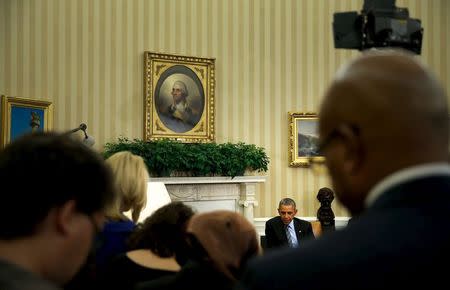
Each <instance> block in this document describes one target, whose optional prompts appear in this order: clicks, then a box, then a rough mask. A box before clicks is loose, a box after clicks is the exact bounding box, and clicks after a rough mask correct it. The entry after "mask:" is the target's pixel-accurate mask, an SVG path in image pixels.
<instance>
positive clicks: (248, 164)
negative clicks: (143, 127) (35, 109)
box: [103, 138, 269, 177]
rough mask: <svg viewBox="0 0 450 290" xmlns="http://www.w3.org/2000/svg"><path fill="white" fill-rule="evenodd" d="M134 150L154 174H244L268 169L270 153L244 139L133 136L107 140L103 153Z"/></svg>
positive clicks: (107, 155) (105, 155)
mask: <svg viewBox="0 0 450 290" xmlns="http://www.w3.org/2000/svg"><path fill="white" fill-rule="evenodd" d="M120 151H130V152H132V153H133V154H136V155H139V156H141V157H142V158H144V160H145V163H146V164H147V167H148V170H149V172H150V175H151V176H155V177H168V176H231V177H234V176H240V175H244V173H245V172H246V171H250V172H252V171H256V172H266V171H267V166H268V164H269V157H268V156H267V155H266V153H265V151H264V149H263V148H261V147H256V146H255V145H253V144H244V143H242V142H239V143H236V144H232V143H223V144H216V143H181V142H177V141H173V140H169V139H163V140H157V141H143V140H139V139H134V140H129V139H127V138H119V139H118V141H117V142H109V143H106V144H105V147H104V151H103V156H104V158H108V157H109V156H111V155H112V154H114V153H116V152H120Z"/></svg>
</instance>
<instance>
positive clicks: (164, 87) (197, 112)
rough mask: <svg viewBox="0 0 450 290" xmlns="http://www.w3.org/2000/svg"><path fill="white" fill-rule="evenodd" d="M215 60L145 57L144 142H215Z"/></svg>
mask: <svg viewBox="0 0 450 290" xmlns="http://www.w3.org/2000/svg"><path fill="white" fill-rule="evenodd" d="M214 92H215V59H214V58H204V57H193V56H182V55H175V54H166V53H155V52H150V51H146V52H145V53H144V107H145V114H144V124H145V126H144V139H145V140H159V139H173V140H178V141H181V142H185V143H196V142H213V141H214V140H215V132H214V107H215V99H214V98H215V96H214Z"/></svg>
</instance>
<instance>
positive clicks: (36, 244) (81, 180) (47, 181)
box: [0, 133, 113, 290]
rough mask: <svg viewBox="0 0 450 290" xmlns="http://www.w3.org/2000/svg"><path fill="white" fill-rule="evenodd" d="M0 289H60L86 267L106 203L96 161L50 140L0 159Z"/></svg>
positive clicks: (108, 189)
mask: <svg viewBox="0 0 450 290" xmlns="http://www.w3.org/2000/svg"><path fill="white" fill-rule="evenodd" d="M0 180H2V181H3V182H4V183H5V184H8V185H5V186H4V187H3V189H2V194H1V203H2V205H3V206H2V210H1V211H0V289H2V290H10V289H23V290H27V289H42V290H44V289H60V288H58V287H57V285H63V284H64V283H65V282H67V281H68V280H69V279H70V278H72V277H73V276H74V275H75V273H76V272H77V271H78V269H79V268H80V266H81V265H82V264H83V263H84V261H85V260H86V257H87V256H88V253H89V251H90V249H91V244H92V241H93V240H94V237H95V235H96V233H97V232H98V231H99V230H100V229H101V227H102V224H103V222H104V219H105V218H104V214H103V209H104V207H105V206H106V205H107V204H109V203H110V202H111V201H112V199H113V187H112V180H111V173H110V170H109V168H108V167H106V165H105V163H104V161H103V159H102V158H101V156H100V155H98V154H97V153H95V152H94V151H92V150H91V149H90V148H88V147H86V146H85V145H83V144H82V143H80V142H76V141H74V140H71V139H70V138H69V137H67V136H64V135H59V134H55V133H34V134H31V135H26V136H23V137H21V138H19V139H16V140H15V141H14V142H12V143H10V144H9V145H7V146H6V147H5V148H4V149H2V150H1V151H0Z"/></svg>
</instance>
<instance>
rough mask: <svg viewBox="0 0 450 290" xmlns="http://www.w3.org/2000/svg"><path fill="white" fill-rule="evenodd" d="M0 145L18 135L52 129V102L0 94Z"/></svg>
mask: <svg viewBox="0 0 450 290" xmlns="http://www.w3.org/2000/svg"><path fill="white" fill-rule="evenodd" d="M1 99H2V100H1V102H2V105H1V107H2V109H1V112H2V113H1V114H2V115H1V122H2V125H1V128H2V129H1V130H2V132H1V138H0V139H1V140H0V143H1V146H2V147H4V146H5V145H6V144H8V143H9V142H11V141H13V140H14V139H16V138H17V137H19V136H20V135H23V134H25V133H29V132H38V131H49V130H52V129H53V104H52V102H49V101H41V100H33V99H26V98H19V97H10V96H5V95H2V96H1Z"/></svg>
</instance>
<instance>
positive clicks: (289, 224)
mask: <svg viewBox="0 0 450 290" xmlns="http://www.w3.org/2000/svg"><path fill="white" fill-rule="evenodd" d="M278 214H279V216H276V217H273V218H271V219H270V220H268V221H267V222H266V229H265V231H266V248H267V249H270V248H279V247H283V246H289V247H291V248H297V247H299V246H300V244H301V241H303V240H304V239H306V238H314V234H313V231H312V226H311V223H310V222H308V221H305V220H301V219H299V218H296V217H295V215H296V214H297V207H296V205H295V201H294V200H293V199H291V198H283V199H282V200H281V201H280V203H279V205H278Z"/></svg>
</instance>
